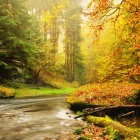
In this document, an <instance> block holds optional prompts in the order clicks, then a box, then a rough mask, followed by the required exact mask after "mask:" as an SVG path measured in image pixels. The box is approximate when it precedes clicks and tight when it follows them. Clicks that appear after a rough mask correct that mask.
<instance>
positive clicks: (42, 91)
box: [15, 85, 75, 98]
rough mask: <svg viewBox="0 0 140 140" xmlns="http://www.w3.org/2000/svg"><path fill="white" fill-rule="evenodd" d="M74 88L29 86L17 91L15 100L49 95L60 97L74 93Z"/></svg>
mask: <svg viewBox="0 0 140 140" xmlns="http://www.w3.org/2000/svg"><path fill="white" fill-rule="evenodd" d="M74 90H75V89H74V88H62V89H56V88H46V87H35V88H33V87H32V86H31V87H30V86H27V85H26V87H24V88H20V89H15V91H16V94H15V98H22V97H30V96H47V95H59V94H68V93H71V92H73V91H74Z"/></svg>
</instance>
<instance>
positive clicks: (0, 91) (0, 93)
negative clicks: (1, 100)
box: [0, 85, 15, 97]
mask: <svg viewBox="0 0 140 140" xmlns="http://www.w3.org/2000/svg"><path fill="white" fill-rule="evenodd" d="M14 94H15V91H14V89H12V88H6V87H3V86H1V85H0V97H10V96H14Z"/></svg>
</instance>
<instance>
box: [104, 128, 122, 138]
mask: <svg viewBox="0 0 140 140" xmlns="http://www.w3.org/2000/svg"><path fill="white" fill-rule="evenodd" d="M104 135H108V136H109V138H110V139H112V140H123V139H124V136H122V135H121V134H120V132H119V131H118V130H115V129H113V128H112V127H111V126H107V127H106V128H105V131H104Z"/></svg>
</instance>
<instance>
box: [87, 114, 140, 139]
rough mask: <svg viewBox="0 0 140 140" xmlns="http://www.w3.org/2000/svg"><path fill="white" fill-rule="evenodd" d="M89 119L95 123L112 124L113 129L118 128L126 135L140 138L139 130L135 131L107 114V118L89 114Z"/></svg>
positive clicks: (101, 124) (100, 124)
mask: <svg viewBox="0 0 140 140" xmlns="http://www.w3.org/2000/svg"><path fill="white" fill-rule="evenodd" d="M87 120H88V122H91V123H94V124H95V125H99V126H104V127H106V126H111V127H112V128H113V129H116V130H118V131H119V132H120V134H121V135H123V136H125V137H131V136H135V137H137V138H138V139H140V133H139V132H138V131H135V130H133V129H132V128H129V127H126V126H124V125H122V124H121V123H119V122H116V121H113V120H112V119H111V118H109V117H107V116H106V117H105V118H103V117H94V116H88V117H87Z"/></svg>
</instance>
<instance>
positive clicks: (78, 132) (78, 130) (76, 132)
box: [74, 128, 83, 135]
mask: <svg viewBox="0 0 140 140" xmlns="http://www.w3.org/2000/svg"><path fill="white" fill-rule="evenodd" d="M82 130H83V129H82V128H81V129H76V130H75V132H74V134H76V135H79V134H81V132H82Z"/></svg>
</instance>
